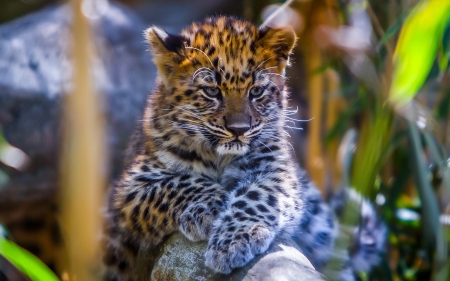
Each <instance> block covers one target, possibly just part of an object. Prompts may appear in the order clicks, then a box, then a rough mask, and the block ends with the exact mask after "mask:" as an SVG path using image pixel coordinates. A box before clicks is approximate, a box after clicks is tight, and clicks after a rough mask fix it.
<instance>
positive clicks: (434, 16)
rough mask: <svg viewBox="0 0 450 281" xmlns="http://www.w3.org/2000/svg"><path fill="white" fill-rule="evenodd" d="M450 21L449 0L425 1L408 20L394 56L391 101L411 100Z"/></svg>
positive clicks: (426, 74) (420, 84)
mask: <svg viewBox="0 0 450 281" xmlns="http://www.w3.org/2000/svg"><path fill="white" fill-rule="evenodd" d="M449 18H450V1H442V0H427V1H426V0H423V1H421V2H420V3H419V4H418V5H417V6H416V7H415V8H414V10H413V11H412V12H411V14H410V15H409V16H408V17H407V19H406V21H405V24H404V25H403V28H402V30H401V32H400V38H399V40H398V42H397V47H396V50H395V54H394V65H395V70H394V77H393V80H392V85H391V89H390V100H391V102H393V103H394V104H396V105H403V104H405V103H407V102H408V101H410V100H411V99H412V98H413V97H414V96H415V95H416V93H417V91H418V90H419V89H420V87H421V86H422V85H423V83H424V82H425V80H426V78H427V76H428V73H429V71H430V69H431V67H432V65H433V62H434V59H435V57H436V53H437V50H438V46H439V45H440V43H441V40H442V37H443V34H444V30H445V27H446V25H447V23H448V21H449Z"/></svg>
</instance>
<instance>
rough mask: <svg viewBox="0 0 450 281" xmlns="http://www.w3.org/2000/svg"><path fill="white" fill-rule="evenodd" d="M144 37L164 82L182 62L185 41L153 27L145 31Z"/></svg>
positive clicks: (178, 36)
mask: <svg viewBox="0 0 450 281" xmlns="http://www.w3.org/2000/svg"><path fill="white" fill-rule="evenodd" d="M144 36H145V38H146V39H147V41H148V43H149V44H150V46H151V49H152V54H153V57H154V61H155V64H156V67H157V68H158V70H159V71H160V76H161V78H162V79H163V80H164V81H166V80H167V79H168V78H169V76H170V74H171V73H172V72H173V70H174V68H176V67H177V65H178V64H179V63H181V61H182V60H183V46H184V44H185V42H186V41H187V40H186V38H184V37H183V36H180V35H172V34H168V33H167V32H165V31H164V30H162V29H161V28H158V27H155V26H152V27H150V28H148V29H147V30H145V32H144Z"/></svg>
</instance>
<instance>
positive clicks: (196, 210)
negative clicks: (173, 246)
mask: <svg viewBox="0 0 450 281" xmlns="http://www.w3.org/2000/svg"><path fill="white" fill-rule="evenodd" d="M216 216H217V211H216V210H215V209H211V208H207V207H206V206H205V205H204V204H202V203H195V204H192V205H191V206H189V207H188V208H187V209H186V210H185V211H184V212H183V213H182V214H181V216H180V218H179V220H178V224H179V229H180V231H181V232H182V233H183V234H184V235H185V236H186V237H187V238H188V239H189V240H191V241H200V240H206V239H208V237H209V235H210V233H211V227H212V223H213V221H214V219H215V218H216Z"/></svg>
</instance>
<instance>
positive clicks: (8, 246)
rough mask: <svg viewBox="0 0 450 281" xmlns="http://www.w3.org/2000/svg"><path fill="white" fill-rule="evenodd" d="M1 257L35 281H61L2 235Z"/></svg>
mask: <svg viewBox="0 0 450 281" xmlns="http://www.w3.org/2000/svg"><path fill="white" fill-rule="evenodd" d="M0 227H1V226H0ZM0 255H1V256H3V257H4V258H5V259H7V260H8V261H9V262H10V263H11V264H12V265H14V266H15V267H17V268H18V269H19V270H20V271H21V272H22V273H23V274H25V275H26V276H27V277H28V278H30V279H31V280H33V281H59V279H58V277H56V275H55V274H54V273H53V272H52V271H51V270H50V269H49V268H48V267H47V266H46V265H45V264H44V263H43V262H42V261H40V260H39V259H38V258H36V257H35V256H33V255H32V254H31V253H29V252H28V251H26V250H24V249H22V248H21V247H19V246H17V245H16V244H14V243H13V242H12V241H10V240H8V239H6V238H5V237H4V236H2V235H0Z"/></svg>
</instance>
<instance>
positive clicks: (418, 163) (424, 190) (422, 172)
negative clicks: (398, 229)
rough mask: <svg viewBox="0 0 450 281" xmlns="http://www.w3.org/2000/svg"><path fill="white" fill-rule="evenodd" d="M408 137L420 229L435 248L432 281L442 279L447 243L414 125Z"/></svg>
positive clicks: (429, 246)
mask: <svg viewBox="0 0 450 281" xmlns="http://www.w3.org/2000/svg"><path fill="white" fill-rule="evenodd" d="M408 129H409V136H410V143H411V156H412V160H413V161H412V162H413V163H412V164H413V168H414V171H415V173H414V176H415V180H416V185H417V189H418V191H419V194H420V200H421V202H422V227H423V230H424V237H425V240H426V242H427V246H428V248H429V249H430V248H431V247H433V246H434V247H435V248H434V249H435V259H434V264H433V276H434V277H433V280H437V281H438V280H445V279H443V275H444V274H443V272H444V271H445V270H446V268H445V266H446V260H447V241H446V240H445V239H444V235H443V229H442V225H441V224H440V222H439V215H440V212H439V203H438V200H437V197H436V194H435V192H434V190H433V188H432V187H431V183H430V181H429V179H428V170H427V168H426V166H425V163H426V162H425V159H423V149H422V145H421V139H420V133H419V130H418V129H417V127H416V125H415V124H414V123H412V122H409V128H408Z"/></svg>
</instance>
